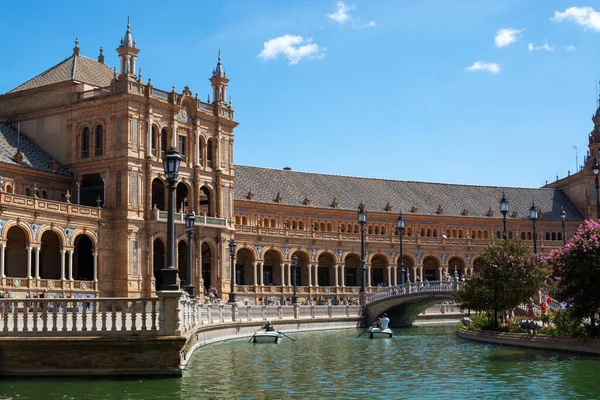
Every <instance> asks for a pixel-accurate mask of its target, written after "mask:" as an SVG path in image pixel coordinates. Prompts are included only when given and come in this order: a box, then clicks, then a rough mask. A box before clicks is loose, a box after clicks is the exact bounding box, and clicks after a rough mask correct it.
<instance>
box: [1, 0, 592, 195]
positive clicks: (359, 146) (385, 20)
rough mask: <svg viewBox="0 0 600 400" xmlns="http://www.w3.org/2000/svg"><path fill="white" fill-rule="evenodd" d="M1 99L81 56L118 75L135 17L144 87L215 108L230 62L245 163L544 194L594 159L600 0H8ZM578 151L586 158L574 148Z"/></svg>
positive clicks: (239, 157) (238, 155)
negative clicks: (186, 93)
mask: <svg viewBox="0 0 600 400" xmlns="http://www.w3.org/2000/svg"><path fill="white" fill-rule="evenodd" d="M3 8H4V10H5V17H4V18H3V23H2V24H1V25H0V35H1V37H2V38H3V40H2V41H1V42H0V93H4V92H7V91H9V90H11V89H12V88H14V87H16V86H17V85H19V84H21V83H23V82H25V81H26V80H28V79H30V78H32V77H33V76H35V75H37V74H38V73H40V72H42V71H44V70H45V69H47V68H49V67H51V66H53V65H54V64H56V63H58V62H60V61H61V60H63V59H64V58H66V57H68V56H70V55H71V53H72V48H73V37H74V36H76V37H77V38H78V39H79V46H80V48H81V54H82V55H85V56H88V57H91V58H96V57H97V55H98V48H99V47H100V46H103V47H104V54H105V56H106V61H105V62H106V63H107V64H108V65H111V66H112V65H118V63H117V54H116V51H115V50H114V49H115V48H116V47H117V46H118V44H119V41H120V38H121V37H122V36H123V34H124V33H125V27H126V23H127V16H128V15H130V16H131V30H132V33H133V36H134V38H135V39H136V40H137V45H138V47H139V48H140V50H141V51H140V54H139V57H138V66H140V67H141V68H142V70H143V72H142V75H143V79H144V81H145V82H147V79H148V78H152V82H153V84H154V85H155V86H156V87H158V88H162V89H166V90H170V89H171V86H173V85H174V86H175V87H176V89H177V90H178V91H181V90H182V89H183V87H184V86H185V85H189V86H190V88H191V90H192V92H197V93H198V95H199V97H200V98H201V99H203V100H205V99H206V97H207V95H208V94H209V93H210V83H209V81H208V78H209V77H210V75H211V72H212V69H213V68H214V66H215V64H216V56H217V49H219V48H220V49H221V55H222V60H223V65H224V67H225V69H226V71H227V75H228V77H229V78H230V79H231V82H230V89H229V94H230V95H232V97H233V106H234V108H235V111H236V114H235V115H236V120H237V121H239V122H240V126H239V127H238V128H237V129H236V131H235V135H236V137H235V156H234V157H235V162H236V163H237V164H245V165H255V166H263V167H270V168H283V167H285V166H289V167H292V168H293V169H294V170H299V171H309V172H319V173H327V174H339V175H352V176H366V177H377V178H387V179H398V180H410V181H427V182H446V183H462V184H476V185H493V186H525V187H539V186H542V185H543V184H544V183H545V181H546V180H548V181H552V180H554V179H556V176H557V175H558V176H560V177H563V176H566V175H567V171H569V170H570V171H571V172H574V171H575V170H576V154H578V161H579V164H581V163H582V160H583V157H584V155H585V154H586V152H587V137H588V134H589V132H590V131H591V129H592V125H593V124H592V121H591V120H590V117H591V116H592V114H593V113H594V112H595V110H596V107H597V95H596V93H597V80H598V78H600V65H599V59H600V3H599V2H589V3H572V2H566V1H546V0H522V1H521V0H498V1H493V0H486V1H481V0H456V1H448V0H439V1H438V0H428V1H417V0H415V1H399V0H398V1H396V0H389V1H384V0H371V1H362V0H356V1H352V0H347V1H346V0H344V1H343V2H342V1H323V0H320V1H316V0H314V1H310V0H305V1H294V0H287V1H278V0H252V1H243V0H237V1H210V2H209V1H195V2H173V3H170V2H156V3H153V2H151V1H145V2H118V1H114V2H113V1H105V2H102V3H100V2H67V1H65V2H50V1H47V2H46V1H39V2H35V3H34V4H31V3H29V2H12V3H10V4H5V5H4V7H3ZM575 146H576V147H577V151H576V150H575V148H574V147H575Z"/></svg>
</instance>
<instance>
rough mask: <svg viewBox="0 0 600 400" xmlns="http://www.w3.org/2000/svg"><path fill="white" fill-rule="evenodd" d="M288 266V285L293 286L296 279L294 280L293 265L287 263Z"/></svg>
mask: <svg viewBox="0 0 600 400" xmlns="http://www.w3.org/2000/svg"><path fill="white" fill-rule="evenodd" d="M286 266H287V277H288V284H287V285H288V286H292V285H293V284H294V281H293V280H292V267H291V265H290V264H286Z"/></svg>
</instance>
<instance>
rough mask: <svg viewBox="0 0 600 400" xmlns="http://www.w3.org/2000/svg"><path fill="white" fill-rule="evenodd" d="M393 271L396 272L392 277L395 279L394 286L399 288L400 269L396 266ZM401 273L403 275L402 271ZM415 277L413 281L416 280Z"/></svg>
mask: <svg viewBox="0 0 600 400" xmlns="http://www.w3.org/2000/svg"><path fill="white" fill-rule="evenodd" d="M392 271H394V272H392V274H393V275H392V276H393V277H394V286H398V267H397V266H395V265H394V266H393V267H392ZM400 273H402V271H400ZM414 276H415V275H414V274H413V279H414Z"/></svg>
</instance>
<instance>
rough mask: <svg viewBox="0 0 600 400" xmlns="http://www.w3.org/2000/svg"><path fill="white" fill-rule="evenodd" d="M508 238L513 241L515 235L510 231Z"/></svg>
mask: <svg viewBox="0 0 600 400" xmlns="http://www.w3.org/2000/svg"><path fill="white" fill-rule="evenodd" d="M508 238H509V239H511V240H512V238H513V233H512V231H508Z"/></svg>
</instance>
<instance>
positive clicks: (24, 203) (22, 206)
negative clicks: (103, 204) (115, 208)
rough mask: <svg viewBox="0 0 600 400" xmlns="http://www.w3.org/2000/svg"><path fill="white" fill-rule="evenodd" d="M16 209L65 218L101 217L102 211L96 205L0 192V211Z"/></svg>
mask: <svg viewBox="0 0 600 400" xmlns="http://www.w3.org/2000/svg"><path fill="white" fill-rule="evenodd" d="M17 209H18V210H19V211H29V212H31V213H32V214H37V213H40V212H48V213H53V214H59V215H61V216H66V217H67V218H73V217H87V218H94V219H100V218H102V212H103V211H104V210H103V209H101V208H98V207H89V206H82V205H79V204H73V203H66V202H63V201H55V200H48V199H42V198H39V197H31V196H23V195H19V194H12V193H5V192H0V211H2V212H4V211H13V210H17Z"/></svg>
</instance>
